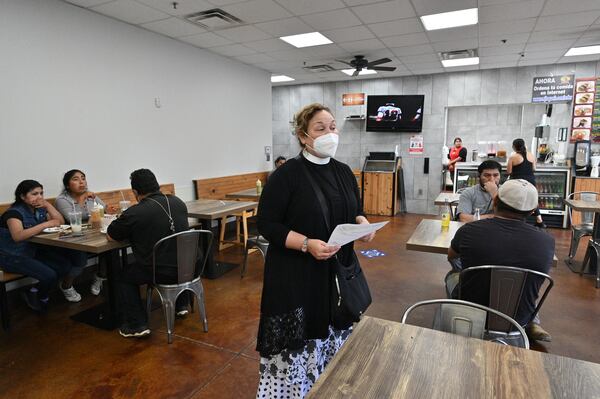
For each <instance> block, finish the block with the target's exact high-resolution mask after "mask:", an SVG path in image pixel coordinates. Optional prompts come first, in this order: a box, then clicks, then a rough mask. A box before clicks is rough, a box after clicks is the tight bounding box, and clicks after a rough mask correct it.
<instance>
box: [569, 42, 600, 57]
mask: <svg viewBox="0 0 600 399" xmlns="http://www.w3.org/2000/svg"><path fill="white" fill-rule="evenodd" d="M589 54H600V45H596V46H584V47H571V49H569V51H567V53H566V54H565V57H571V56H574V55H589Z"/></svg>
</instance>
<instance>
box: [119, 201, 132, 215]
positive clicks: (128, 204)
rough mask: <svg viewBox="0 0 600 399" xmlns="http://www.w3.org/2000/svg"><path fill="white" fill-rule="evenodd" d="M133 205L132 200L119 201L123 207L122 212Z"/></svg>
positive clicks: (121, 207)
mask: <svg viewBox="0 0 600 399" xmlns="http://www.w3.org/2000/svg"><path fill="white" fill-rule="evenodd" d="M130 206H131V201H127V200H123V201H119V208H120V209H121V213H123V212H125V211H126V210H127V208H129V207H130Z"/></svg>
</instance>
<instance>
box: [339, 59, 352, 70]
mask: <svg viewBox="0 0 600 399" xmlns="http://www.w3.org/2000/svg"><path fill="white" fill-rule="evenodd" d="M335 61H337V62H341V63H342V64H346V65H349V66H351V67H353V68H354V65H352V64H351V63H350V62H348V61H344V60H335Z"/></svg>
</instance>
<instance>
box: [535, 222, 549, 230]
mask: <svg viewBox="0 0 600 399" xmlns="http://www.w3.org/2000/svg"><path fill="white" fill-rule="evenodd" d="M535 227H537V228H538V229H545V228H547V227H548V226H546V223H544V222H535Z"/></svg>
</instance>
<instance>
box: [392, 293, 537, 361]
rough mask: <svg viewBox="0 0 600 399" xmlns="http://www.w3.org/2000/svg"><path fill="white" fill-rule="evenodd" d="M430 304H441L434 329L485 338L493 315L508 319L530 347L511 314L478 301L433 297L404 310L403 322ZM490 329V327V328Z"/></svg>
mask: <svg viewBox="0 0 600 399" xmlns="http://www.w3.org/2000/svg"><path fill="white" fill-rule="evenodd" d="M430 305H439V309H438V311H437V312H436V314H435V317H434V321H433V324H432V329H434V330H438V331H444V332H449V333H452V334H457V335H461V336H464V337H472V338H479V339H483V338H484V337H485V333H486V328H485V325H486V318H487V319H488V321H489V318H490V317H492V316H495V317H498V318H501V319H504V320H506V322H507V323H510V324H511V325H512V327H514V330H516V331H518V332H519V334H520V335H521V341H520V343H521V344H522V346H523V347H524V348H525V349H529V340H528V339H527V335H526V334H525V330H523V327H521V326H520V325H519V323H517V322H516V321H515V320H513V319H512V318H510V317H509V316H507V315H505V314H503V313H501V312H498V311H497V310H494V309H491V308H489V307H487V306H483V305H479V304H477V303H473V302H468V301H462V300H459V299H431V300H427V301H421V302H417V303H415V304H414V305H412V306H411V307H409V308H408V309H406V311H405V312H404V315H402V323H403V324H406V322H407V319H408V317H409V316H410V314H411V312H413V311H414V310H415V309H416V308H419V307H425V306H430ZM488 323H489V322H488ZM488 330H489V328H488Z"/></svg>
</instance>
